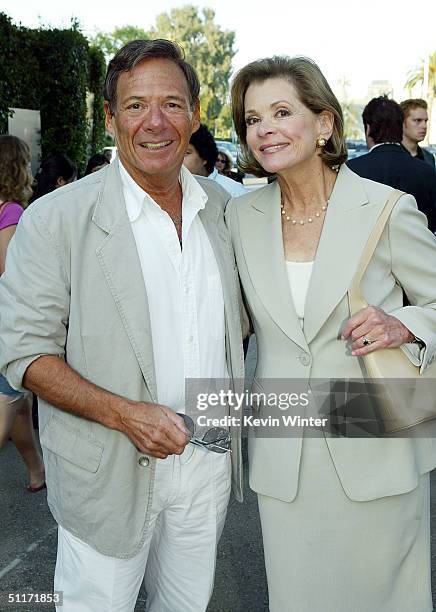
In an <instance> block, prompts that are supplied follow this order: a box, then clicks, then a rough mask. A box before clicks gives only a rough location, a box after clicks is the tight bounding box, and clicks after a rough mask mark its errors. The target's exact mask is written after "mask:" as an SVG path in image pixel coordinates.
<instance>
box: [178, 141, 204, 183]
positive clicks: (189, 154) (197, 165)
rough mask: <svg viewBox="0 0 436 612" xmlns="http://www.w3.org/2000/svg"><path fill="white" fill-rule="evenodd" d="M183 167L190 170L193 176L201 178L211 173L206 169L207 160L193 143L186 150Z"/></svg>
mask: <svg viewBox="0 0 436 612" xmlns="http://www.w3.org/2000/svg"><path fill="white" fill-rule="evenodd" d="M183 165H184V166H186V168H188V170H189V171H190V172H192V174H198V175H199V176H209V173H208V171H207V170H206V167H205V166H206V160H205V159H202V158H201V157H200V155H199V153H198V151H197V149H196V148H195V147H194V145H193V144H191V143H190V144H189V145H188V148H187V149H186V153H185V159H184V160H183Z"/></svg>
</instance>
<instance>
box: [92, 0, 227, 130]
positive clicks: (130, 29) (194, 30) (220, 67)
mask: <svg viewBox="0 0 436 612" xmlns="http://www.w3.org/2000/svg"><path fill="white" fill-rule="evenodd" d="M214 20H215V12H214V11H213V10H212V9H209V8H204V9H202V11H201V12H200V11H199V10H198V9H197V8H196V7H194V6H191V5H187V6H184V7H182V8H175V9H172V10H171V12H170V13H169V14H167V13H161V14H160V15H158V16H157V17H156V24H155V26H154V27H152V28H151V29H150V30H149V31H148V32H145V31H144V30H141V29H140V28H136V27H134V26H124V27H122V28H117V29H115V30H114V31H113V32H111V33H106V34H105V33H102V32H100V33H99V34H97V36H96V37H95V39H94V41H93V42H94V44H97V45H99V46H100V47H101V49H102V50H103V51H104V53H105V54H106V56H107V57H110V56H111V55H113V54H114V53H115V52H116V51H117V50H118V49H120V47H122V46H123V45H124V44H126V43H127V42H129V41H131V40H135V39H137V38H144V39H151V38H167V39H169V40H173V41H175V42H177V43H179V44H180V46H181V47H183V49H184V51H185V55H186V60H187V61H188V62H189V63H190V64H192V65H193V66H194V68H195V69H196V71H197V74H198V77H199V79H200V84H201V92H200V103H201V121H202V122H203V123H206V124H207V125H208V126H209V127H212V128H215V127H216V126H217V120H218V117H220V120H219V121H218V125H219V128H220V129H221V128H222V127H224V126H226V127H227V129H228V127H229V126H228V124H229V120H228V109H226V108H225V107H226V104H227V97H228V90H229V80H230V75H231V72H232V60H233V57H234V55H235V51H234V48H233V45H234V42H235V33H234V32H232V31H228V30H222V29H221V28H220V26H219V25H217V24H216V23H215V21H214ZM222 112H223V113H224V114H223V116H221V113H222Z"/></svg>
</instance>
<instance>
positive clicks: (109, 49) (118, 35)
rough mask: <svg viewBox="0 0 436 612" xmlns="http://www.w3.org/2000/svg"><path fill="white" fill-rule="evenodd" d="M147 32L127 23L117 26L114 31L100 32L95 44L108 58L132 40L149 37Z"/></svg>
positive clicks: (94, 41) (94, 40) (95, 38)
mask: <svg viewBox="0 0 436 612" xmlns="http://www.w3.org/2000/svg"><path fill="white" fill-rule="evenodd" d="M147 38H148V36H147V32H146V31H145V30H143V29H141V28H137V27H135V26H131V25H126V26H123V27H121V28H115V30H114V31H113V32H98V33H97V35H96V36H95V37H94V39H93V41H92V42H93V44H94V45H95V46H97V47H100V49H101V50H102V51H103V53H104V55H105V57H106V59H107V60H109V59H110V58H111V57H112V56H113V55H115V53H116V52H117V51H118V50H119V49H121V47H123V46H124V45H125V44H127V43H128V42H130V41H131V40H137V39H147Z"/></svg>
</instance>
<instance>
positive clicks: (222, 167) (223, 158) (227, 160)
mask: <svg viewBox="0 0 436 612" xmlns="http://www.w3.org/2000/svg"><path fill="white" fill-rule="evenodd" d="M215 168H216V169H217V170H218V172H219V173H220V174H222V175H224V176H229V174H230V173H231V171H232V160H231V157H230V155H229V154H228V153H226V151H223V150H222V149H219V150H218V156H217V158H216V162H215Z"/></svg>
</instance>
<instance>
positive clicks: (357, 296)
mask: <svg viewBox="0 0 436 612" xmlns="http://www.w3.org/2000/svg"><path fill="white" fill-rule="evenodd" d="M402 195H404V191H399V190H398V189H394V190H393V191H392V193H391V195H390V196H389V198H388V199H387V201H386V204H385V206H384V208H383V210H382V212H381V214H380V216H379V218H378V219H377V221H376V224H375V226H374V227H373V230H372V232H371V234H370V236H369V238H368V241H367V243H366V245H365V248H364V250H363V253H362V257H361V258H360V262H359V266H358V268H357V270H356V273H355V274H354V276H353V280H352V281H351V284H350V288H349V289H348V303H349V305H350V313H351V316H353V315H354V314H356V312H358V311H359V310H362V308H366V307H367V306H368V302H367V301H366V300H365V298H364V297H363V295H362V292H361V290H360V283H361V280H362V277H363V275H364V274H365V272H366V269H367V267H368V265H369V262H370V261H371V258H372V256H373V254H374V251H375V249H376V247H377V244H378V242H379V240H380V237H381V235H382V233H383V230H384V228H385V226H386V223H387V221H388V219H389V215H390V214H391V212H392V209H393V207H394V206H395V204H396V203H397V202H398V200H399V199H400V198H401V196H402Z"/></svg>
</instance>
